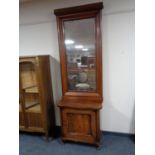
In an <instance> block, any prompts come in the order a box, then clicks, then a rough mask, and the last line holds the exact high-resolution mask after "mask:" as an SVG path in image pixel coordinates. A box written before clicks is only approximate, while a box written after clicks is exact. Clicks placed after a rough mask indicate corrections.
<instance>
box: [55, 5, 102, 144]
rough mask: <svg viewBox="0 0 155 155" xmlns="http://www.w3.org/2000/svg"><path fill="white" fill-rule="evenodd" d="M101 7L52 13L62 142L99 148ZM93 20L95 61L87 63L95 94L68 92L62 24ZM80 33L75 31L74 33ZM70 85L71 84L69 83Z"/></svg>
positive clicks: (60, 10)
mask: <svg viewBox="0 0 155 155" xmlns="http://www.w3.org/2000/svg"><path fill="white" fill-rule="evenodd" d="M102 8H103V4H102V3H95V4H88V5H83V6H77V7H71V8H63V9H56V10H54V13H55V15H56V19H57V29H58V41H59V51H60V64H61V80H62V99H61V101H60V102H59V104H58V106H59V108H60V115H61V126H62V140H63V141H67V140H69V141H74V142H83V143H88V144H94V145H96V146H99V144H100V118H99V110H100V109H101V108H102V101H103V96H102V39H101V26H100V23H101V9H102ZM88 18H94V19H95V54H96V57H94V58H93V59H91V60H89V61H90V62H91V61H95V62H96V65H95V66H94V68H93V69H95V70H96V90H95V91H93V92H89V91H84V92H81V91H70V90H69V88H68V81H67V80H68V77H67V56H66V47H65V44H64V42H65V33H64V32H65V27H64V22H65V21H72V20H80V19H88ZM78 31H81V30H79V29H77V32H78ZM70 67H72V68H71V71H72V72H73V73H76V72H78V70H77V68H76V67H75V65H74V66H73V65H72V66H70ZM71 82H74V81H71Z"/></svg>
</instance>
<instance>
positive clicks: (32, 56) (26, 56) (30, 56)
mask: <svg viewBox="0 0 155 155" xmlns="http://www.w3.org/2000/svg"><path fill="white" fill-rule="evenodd" d="M50 56H51V55H24V56H19V58H20V59H22V58H35V57H50Z"/></svg>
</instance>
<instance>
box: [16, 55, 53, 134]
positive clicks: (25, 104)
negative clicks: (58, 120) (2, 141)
mask: <svg viewBox="0 0 155 155" xmlns="http://www.w3.org/2000/svg"><path fill="white" fill-rule="evenodd" d="M19 68H20V70H19V75H20V77H19V82H20V84H19V86H20V93H19V96H20V99H19V103H20V104H19V129H20V131H27V132H42V133H44V134H45V135H46V137H48V136H54V127H55V114H54V103H53V94H52V84H51V75H50V56H48V55H42V56H24V57H20V58H19Z"/></svg>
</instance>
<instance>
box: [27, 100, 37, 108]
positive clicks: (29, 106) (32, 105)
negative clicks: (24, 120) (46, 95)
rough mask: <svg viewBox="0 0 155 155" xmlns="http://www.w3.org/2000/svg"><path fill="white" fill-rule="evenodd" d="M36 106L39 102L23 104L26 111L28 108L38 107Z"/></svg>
mask: <svg viewBox="0 0 155 155" xmlns="http://www.w3.org/2000/svg"><path fill="white" fill-rule="evenodd" d="M38 104H39V102H38V101H34V102H27V103H26V104H25V108H26V109H29V108H32V107H34V106H36V105H38Z"/></svg>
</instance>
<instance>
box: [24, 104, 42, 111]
mask: <svg viewBox="0 0 155 155" xmlns="http://www.w3.org/2000/svg"><path fill="white" fill-rule="evenodd" d="M26 112H34V113H41V108H40V105H39V104H37V105H35V106H33V107H30V108H28V109H26Z"/></svg>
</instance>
